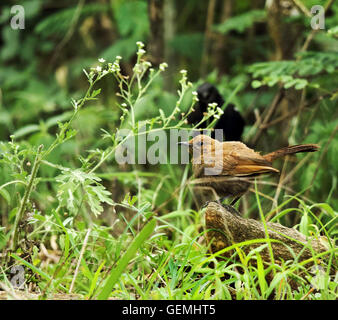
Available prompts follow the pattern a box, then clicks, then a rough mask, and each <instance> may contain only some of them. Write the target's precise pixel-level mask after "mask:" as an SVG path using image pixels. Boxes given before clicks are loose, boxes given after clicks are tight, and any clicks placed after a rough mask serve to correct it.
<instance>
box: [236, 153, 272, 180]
mask: <svg viewBox="0 0 338 320" xmlns="http://www.w3.org/2000/svg"><path fill="white" fill-rule="evenodd" d="M231 157H232V158H233V159H234V160H235V161H234V162H236V166H235V167H234V168H233V170H232V171H231V173H230V175H234V176H247V175H254V174H261V173H269V172H277V173H278V172H279V170H277V169H275V168H273V167H272V166H271V162H269V161H267V160H266V159H264V158H263V157H262V156H260V155H259V154H257V153H255V157H251V156H250V155H249V156H246V155H245V156H243V155H241V154H240V153H237V152H233V153H232V155H231Z"/></svg>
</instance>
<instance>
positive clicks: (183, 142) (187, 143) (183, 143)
mask: <svg viewBox="0 0 338 320" xmlns="http://www.w3.org/2000/svg"><path fill="white" fill-rule="evenodd" d="M177 144H181V145H183V146H188V147H189V142H188V141H181V142H177Z"/></svg>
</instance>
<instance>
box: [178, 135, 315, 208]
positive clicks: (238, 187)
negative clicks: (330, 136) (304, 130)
mask: <svg viewBox="0 0 338 320" xmlns="http://www.w3.org/2000/svg"><path fill="white" fill-rule="evenodd" d="M180 144H182V145H187V146H188V147H189V152H190V153H192V155H193V158H192V166H193V172H194V176H195V178H196V180H195V183H196V184H197V185H198V186H202V187H206V188H208V189H213V190H214V191H215V192H216V193H217V195H218V196H220V197H221V199H222V200H223V199H224V198H226V197H228V196H233V197H235V198H234V200H233V201H232V202H231V205H234V204H235V203H236V202H237V200H238V199H239V198H240V197H241V196H242V195H243V194H244V193H245V192H246V191H247V190H248V189H249V186H250V179H251V178H253V177H256V176H259V175H261V174H266V173H278V172H279V170H277V169H275V168H273V167H272V162H273V161H274V160H276V159H278V158H281V157H284V156H286V155H289V154H294V153H298V152H314V151H317V150H318V149H319V146H318V145H316V144H300V145H295V146H289V147H285V148H282V149H279V150H276V151H274V152H271V153H268V154H266V155H263V156H262V155H261V154H259V152H256V151H254V150H253V149H250V148H248V147H247V146H246V145H245V144H244V143H242V142H237V141H229V142H220V141H217V140H214V139H212V138H210V137H209V136H206V135H198V136H196V137H194V138H193V139H191V140H190V141H186V142H180ZM251 180H252V179H251Z"/></svg>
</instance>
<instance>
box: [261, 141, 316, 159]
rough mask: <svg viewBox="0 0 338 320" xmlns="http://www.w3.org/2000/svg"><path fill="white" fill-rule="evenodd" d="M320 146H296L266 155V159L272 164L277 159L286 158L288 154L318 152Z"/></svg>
mask: <svg viewBox="0 0 338 320" xmlns="http://www.w3.org/2000/svg"><path fill="white" fill-rule="evenodd" d="M318 149H319V146H318V145H317V144H298V145H296V146H289V147H285V148H282V149H279V150H276V151H274V152H271V153H268V154H266V155H264V158H265V159H266V160H268V161H270V162H272V161H273V160H275V159H278V158H281V157H284V156H286V155H288V154H294V153H298V152H315V151H318Z"/></svg>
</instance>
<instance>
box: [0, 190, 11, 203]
mask: <svg viewBox="0 0 338 320" xmlns="http://www.w3.org/2000/svg"><path fill="white" fill-rule="evenodd" d="M0 195H1V196H2V197H3V198H4V199H5V200H6V202H7V204H10V202H11V196H10V194H9V193H8V191H7V190H5V189H0Z"/></svg>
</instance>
